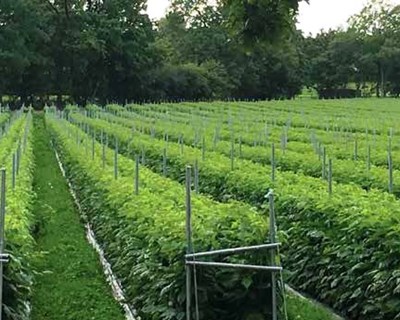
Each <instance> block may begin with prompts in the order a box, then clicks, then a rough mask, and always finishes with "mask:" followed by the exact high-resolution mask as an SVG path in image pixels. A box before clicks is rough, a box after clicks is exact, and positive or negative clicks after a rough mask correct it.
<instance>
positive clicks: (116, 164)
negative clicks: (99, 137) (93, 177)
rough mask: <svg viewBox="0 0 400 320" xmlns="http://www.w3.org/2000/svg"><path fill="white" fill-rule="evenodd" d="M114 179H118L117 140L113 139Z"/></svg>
mask: <svg viewBox="0 0 400 320" xmlns="http://www.w3.org/2000/svg"><path fill="white" fill-rule="evenodd" d="M114 178H115V180H116V179H118V139H115V150H114Z"/></svg>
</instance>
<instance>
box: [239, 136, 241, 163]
mask: <svg viewBox="0 0 400 320" xmlns="http://www.w3.org/2000/svg"><path fill="white" fill-rule="evenodd" d="M239 158H240V159H242V136H240V137H239Z"/></svg>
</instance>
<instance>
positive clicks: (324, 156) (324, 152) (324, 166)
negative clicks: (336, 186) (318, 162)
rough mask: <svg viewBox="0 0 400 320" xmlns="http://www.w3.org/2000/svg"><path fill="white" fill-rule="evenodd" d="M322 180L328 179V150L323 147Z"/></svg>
mask: <svg viewBox="0 0 400 320" xmlns="http://www.w3.org/2000/svg"><path fill="white" fill-rule="evenodd" d="M322 152H323V156H322V179H326V149H325V147H323V149H322Z"/></svg>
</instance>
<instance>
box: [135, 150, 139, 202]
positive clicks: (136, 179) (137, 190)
mask: <svg viewBox="0 0 400 320" xmlns="http://www.w3.org/2000/svg"><path fill="white" fill-rule="evenodd" d="M135 194H136V195H138V194H139V155H138V154H137V155H136V156H135Z"/></svg>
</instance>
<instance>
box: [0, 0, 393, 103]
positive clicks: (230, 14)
mask: <svg viewBox="0 0 400 320" xmlns="http://www.w3.org/2000/svg"><path fill="white" fill-rule="evenodd" d="M298 2H300V1H293V0H286V1H279V5H272V3H273V1H272V2H269V1H266V2H265V4H264V8H263V7H262V6H261V5H260V4H257V3H254V4H246V5H243V1H241V0H219V1H218V2H217V6H210V5H208V4H207V1H206V0H198V1H192V0H173V1H172V6H171V9H170V11H169V13H168V14H167V16H166V17H165V18H163V19H162V20H160V21H158V22H153V21H151V20H150V19H149V17H148V16H147V15H146V14H145V9H146V1H145V0H134V1H133V0H107V1H102V0H85V1H82V0H62V1H61V0H54V1H44V0H4V1H2V2H1V4H0V48H1V50H0V72H1V77H0V96H7V97H8V98H11V99H18V102H19V103H31V102H35V101H36V102H37V104H38V105H42V104H43V103H45V102H46V101H48V99H49V97H50V96H52V97H57V103H58V104H59V105H61V104H62V103H63V101H64V102H65V100H67V99H69V100H70V101H71V102H72V101H73V102H76V103H79V104H82V105H83V104H86V103H88V102H96V103H99V104H105V103H107V102H111V101H113V102H118V103H124V102H126V101H181V100H211V99H288V98H289V99H290V98H294V97H295V96H296V95H297V94H299V93H300V92H301V91H302V89H303V88H304V87H305V86H307V87H309V88H313V89H315V90H317V91H318V92H319V93H320V95H321V97H326V98H329V97H352V96H360V95H370V94H372V93H373V94H377V95H378V96H386V95H394V96H396V95H398V94H399V92H400V89H399V84H400V79H399V78H400V68H399V64H400V53H399V52H400V45H398V44H399V43H400V42H399V41H398V40H399V39H398V34H399V32H398V31H399V30H400V25H399V22H400V19H398V16H399V14H398V9H397V8H393V7H391V6H390V5H387V4H385V3H384V2H383V1H372V2H371V3H370V4H369V5H368V6H367V7H366V8H365V9H364V11H363V12H362V13H361V14H360V15H358V16H355V17H353V19H352V22H351V24H350V28H349V30H346V31H337V30H336V31H329V32H323V33H321V34H319V35H318V36H316V37H315V38H313V37H304V36H303V35H302V34H301V32H299V31H297V30H296V28H295V16H296V10H297V5H298ZM266 7H268V10H265V9H266ZM372 91H373V92H372Z"/></svg>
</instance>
